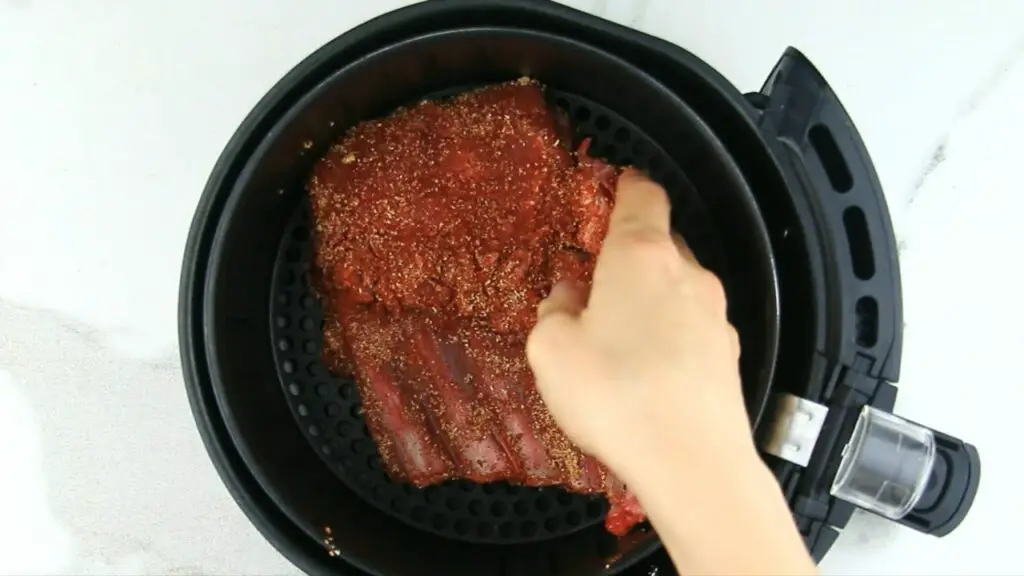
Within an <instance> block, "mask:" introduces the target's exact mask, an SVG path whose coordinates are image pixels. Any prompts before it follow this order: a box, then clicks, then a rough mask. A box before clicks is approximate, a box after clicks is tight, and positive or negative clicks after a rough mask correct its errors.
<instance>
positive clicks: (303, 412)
mask: <svg viewBox="0 0 1024 576" xmlns="http://www.w3.org/2000/svg"><path fill="white" fill-rule="evenodd" d="M295 411H296V412H298V413H299V416H303V417H305V416H309V406H306V405H305V404H299V405H298V406H296V407H295Z"/></svg>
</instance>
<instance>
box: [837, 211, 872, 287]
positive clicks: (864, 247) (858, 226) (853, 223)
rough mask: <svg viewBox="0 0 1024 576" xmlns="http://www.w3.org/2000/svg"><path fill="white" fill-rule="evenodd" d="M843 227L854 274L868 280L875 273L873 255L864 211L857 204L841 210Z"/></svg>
mask: <svg viewBox="0 0 1024 576" xmlns="http://www.w3.org/2000/svg"><path fill="white" fill-rule="evenodd" d="M843 228H845V229H846V241H847V243H848V244H849V245H850V260H851V261H852V262H853V273H854V275H856V276H857V278H860V279H861V280H870V279H871V278H872V277H873V276H874V275H875V256H874V251H873V250H872V248H871V233H870V232H869V231H868V221H867V219H866V218H865V217H864V211H863V210H861V209H860V208H859V207H857V206H850V207H849V208H847V209H846V210H843Z"/></svg>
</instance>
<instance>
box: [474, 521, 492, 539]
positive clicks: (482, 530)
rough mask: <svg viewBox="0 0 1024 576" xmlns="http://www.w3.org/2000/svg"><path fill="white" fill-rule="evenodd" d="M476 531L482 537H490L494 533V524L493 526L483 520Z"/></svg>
mask: <svg viewBox="0 0 1024 576" xmlns="http://www.w3.org/2000/svg"><path fill="white" fill-rule="evenodd" d="M476 533H477V534H478V535H479V536H480V537H481V538H489V537H490V536H491V535H492V534H494V526H491V525H490V524H488V523H486V522H481V523H480V524H477V526H476Z"/></svg>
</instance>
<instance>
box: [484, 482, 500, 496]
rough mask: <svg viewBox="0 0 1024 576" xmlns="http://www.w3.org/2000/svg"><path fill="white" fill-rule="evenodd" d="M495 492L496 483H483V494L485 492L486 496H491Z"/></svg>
mask: <svg viewBox="0 0 1024 576" xmlns="http://www.w3.org/2000/svg"><path fill="white" fill-rule="evenodd" d="M497 493H498V485H497V484H484V494H487V495H488V496H493V495H495V494H497Z"/></svg>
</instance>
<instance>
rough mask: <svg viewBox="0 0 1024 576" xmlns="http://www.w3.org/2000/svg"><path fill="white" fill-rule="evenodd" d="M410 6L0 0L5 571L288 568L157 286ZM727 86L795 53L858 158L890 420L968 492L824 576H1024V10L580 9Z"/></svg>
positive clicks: (882, 527) (917, 6) (726, 1)
mask: <svg viewBox="0 0 1024 576" xmlns="http://www.w3.org/2000/svg"><path fill="white" fill-rule="evenodd" d="M402 4H406V2H402V1H397V0H393V1H389V2H380V1H377V2H362V1H351V0H305V1H303V2H291V1H288V0H176V1H174V2H157V1H156V0H0V573H25V572H29V573H68V574H82V573H95V574H101V573H102V574H111V573H120V574H141V573H152V574H167V573H173V574H193V573H206V574H243V573H247V574H284V573H294V572H295V569H294V568H293V567H292V566H291V565H290V564H288V563H287V562H286V561H285V560H284V559H282V558H281V557H280V556H279V555H278V554H277V553H276V552H275V551H274V550H273V549H272V548H271V547H270V546H269V545H268V544H267V543H266V542H265V541H264V540H263V539H262V538H261V537H260V535H259V534H258V533H257V532H256V531H255V529H254V528H252V527H251V526H250V525H249V524H248V522H247V520H246V519H245V518H244V516H243V515H242V513H241V512H240V511H239V510H238V509H237V507H236V506H235V505H234V503H233V502H232V501H231V499H230V497H229V496H228V494H227V491H226V490H225V489H224V488H223V486H222V485H221V483H220V481H219V479H218V478H217V476H216V474H215V472H214V470H213V467H212V465H211V464H210V463H209V460H208V459H207V457H206V454H205V452H204V450H203V448H202V445H201V443H200V441H199V438H198V435H197V434H196V432H195V429H194V426H193V424H192V421H191V416H190V413H189V410H188V406H187V402H186V398H185V393H184V389H183V386H182V382H181V374H180V368H179V365H178V357H177V352H176V297H177V288H178V274H179V269H180V261H181V255H182V249H183V246H184V241H185V236H186V234H187V231H188V226H189V222H190V218H191V215H192V211H193V209H194V207H195V204H196V202H197V200H198V198H199V194H200V191H201V189H202V186H203V184H204V181H205V179H206V177H207V174H208V173H209V170H210V169H211V167H212V166H213V163H214V161H215V160H216V158H217V155H218V154H219V153H220V150H221V148H222V147H223V145H224V144H225V143H226V142H227V140H228V138H229V137H230V135H231V133H232V132H233V131H234V129H235V127H236V126H237V125H238V123H239V122H240V121H241V120H242V118H243V117H244V116H245V115H246V114H247V113H248V112H249V110H250V109H251V107H252V106H253V105H254V104H255V103H256V101H257V100H258V99H259V98H260V97H261V96H262V95H263V94H264V92H265V91H266V90H267V89H269V88H270V87H271V86H272V85H273V84H274V82H276V81H277V80H278V79H279V78H280V77H281V76H282V75H283V74H284V73H285V72H286V71H287V70H288V69H289V68H290V67H291V66H293V65H294V64H295V63H297V62H298V61H299V60H300V59H301V58H303V57H304V56H306V55H307V54H309V53H310V52H311V51H313V50H314V49H316V48H317V47H319V46H320V45H321V44H323V43H324V42H326V41H328V40H330V39H331V38H333V37H334V36H336V35H337V34H340V33H341V32H344V31H345V30H347V29H349V28H351V27H353V26H355V25H356V24H358V23H360V22H362V21H364V20H366V19H367V18H369V17H371V16H374V15H376V14H379V13H382V12H384V11H386V10H388V9H390V8H393V7H397V6H399V5H402ZM571 4H573V5H575V6H577V7H579V8H583V9H586V10H589V11H591V12H594V13H598V14H602V15H604V16H605V17H608V18H610V19H612V20H616V21H619V22H622V23H626V24H629V25H632V26H635V27H638V28H640V29H643V30H645V31H648V32H651V33H653V34H656V35H660V36H662V37H665V38H667V39H669V40H671V41H673V42H676V43H678V44H681V45H683V46H685V47H687V48H688V49H690V50H691V51H693V52H695V53H696V54H698V55H699V56H701V57H703V58H704V59H706V60H707V61H708V62H709V63H711V64H712V65H713V66H715V67H716V68H718V69H719V70H720V71H721V72H722V73H723V74H725V76H726V77H728V78H729V79H730V80H731V81H733V82H734V83H735V84H736V85H737V86H739V87H740V88H741V89H744V90H752V89H756V88H757V87H759V86H760V83H761V81H762V80H763V78H764V76H765V75H766V74H767V73H768V71H769V69H770V67H771V65H772V64H773V63H774V61H775V59H776V58H777V57H778V56H779V55H780V53H781V52H782V50H783V49H784V48H785V47H786V46H787V45H795V46H797V47H798V48H800V49H801V50H803V51H804V52H805V53H806V54H807V55H808V56H809V57H810V58H811V59H812V60H813V61H814V62H815V63H816V64H817V65H818V67H819V68H820V69H821V70H822V72H823V73H824V74H825V76H826V77H827V78H828V79H829V81H830V82H831V83H832V85H833V87H834V88H835V89H836V91H837V92H838V93H839V95H840V97H841V98H842V99H843V102H844V104H845V105H846V107H847V109H848V110H849V112H850V113H851V115H852V116H853V117H854V119H855V121H856V122H857V125H858V127H859V129H860V131H861V134H862V135H863V137H864V139H865V141H866V143H867V146H868V148H869V150H870V151H871V153H872V156H873V159H874V161H875V164H876V167H877V169H878V172H879V175H880V177H881V180H882V183H883V185H884V186H885V189H886V194H887V197H888V201H889V205H890V209H891V211H892V215H893V219H894V222H895V226H896V232H897V236H898V237H899V240H900V248H901V256H902V266H903V282H904V296H905V314H906V340H905V350H904V364H903V377H902V382H901V386H900V388H901V394H900V401H899V404H898V408H899V411H900V412H902V413H903V414H904V415H906V416H908V417H911V418H914V419H916V420H919V421H922V422H925V423H927V424H930V425H933V426H935V427H936V428H939V429H943V430H945V431H948V432H950V433H953V434H955V435H959V436H962V437H964V438H966V439H969V440H970V441H972V442H974V443H975V444H976V445H977V446H978V447H979V449H980V451H981V453H982V458H983V462H984V476H983V479H982V485H981V490H980V492H979V494H978V498H977V500H976V502H975V505H974V508H973V511H972V512H971V514H970V516H969V517H968V518H967V520H966V521H965V522H964V523H963V525H962V526H961V528H960V529H959V530H957V531H956V532H955V533H953V534H952V535H950V536H948V537H947V538H945V539H935V538H931V537H927V536H922V535H920V534H917V533H914V532H912V531H910V530H907V529H902V528H899V527H897V526H895V525H891V524H889V523H887V522H885V521H882V520H879V519H876V518H873V517H869V516H867V515H859V516H857V517H855V518H854V519H853V521H852V522H851V523H850V525H849V527H848V528H847V529H846V533H845V534H843V535H842V536H841V537H840V539H839V542H838V544H837V545H836V547H835V548H834V549H833V551H832V552H831V553H830V554H829V556H828V557H827V558H826V560H825V562H824V563H823V564H822V568H823V570H824V571H825V572H827V573H872V574H878V573H887V574H893V573H905V574H925V573H935V574H939V573H942V574H954V573H956V574H963V573H976V574H994V573H1005V574H1010V573H1016V574H1020V573H1024V560H1022V559H1021V558H1022V557H1021V555H1020V549H1019V546H1020V539H1019V534H1020V533H1021V532H1020V530H1019V528H1017V526H1018V519H1019V518H1020V517H1021V515H1024V496H1022V495H1021V494H1022V491H1021V489H1020V487H1019V479H1020V477H1021V473H1022V472H1024V464H1022V457H1021V454H1022V450H1021V440H1022V438H1024V436H1022V433H1021V428H1020V425H1019V422H1020V417H1021V416H1020V414H1021V413H1022V412H1021V411H1022V406H1024V378H1022V377H1021V371H1020V368H1019V364H1020V360H1021V357H1022V355H1024V353H1022V351H1024V338H1022V337H1021V335H1020V334H1021V327H1022V325H1024V304H1022V301H1021V299H1020V294H1021V293H1022V291H1024V272H1022V271H1021V270H1020V268H1021V262H1024V259H1022V256H1021V250H1022V249H1024V223H1022V222H1021V215H1022V211H1024V184H1022V183H1021V178H1020V175H1019V169H1020V166H1021V164H1022V162H1024V158H1022V155H1024V147H1022V145H1021V134H1022V133H1024V2H1020V1H1019V0H1003V1H998V0H987V1H986V0H979V1H976V2H970V3H968V2H961V1H955V0H942V1H935V0H927V1H926V0H903V1H900V2H893V1H891V0H890V1H887V2H882V1H864V0H861V1H856V2H855V1H852V0H851V1H848V2H840V1H815V0H806V1H803V0H801V1H797V0H783V1H777V2H771V3H768V2H755V1H753V0H749V1H743V0H687V1H686V2H677V1H676V0H647V1H643V0H638V1H628V0H622V1H619V0H603V1H602V0H574V1H573V2H571Z"/></svg>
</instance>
